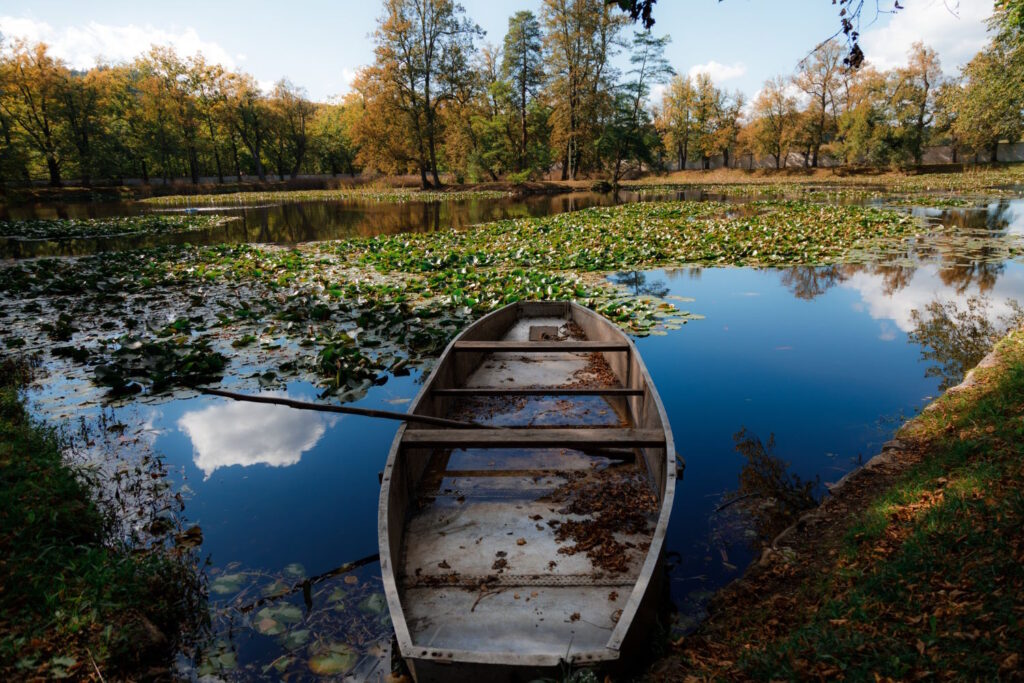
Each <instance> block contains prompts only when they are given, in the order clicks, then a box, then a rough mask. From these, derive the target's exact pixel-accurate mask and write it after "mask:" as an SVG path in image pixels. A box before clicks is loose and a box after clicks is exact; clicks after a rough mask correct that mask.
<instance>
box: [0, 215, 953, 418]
mask: <svg viewBox="0 0 1024 683" xmlns="http://www.w3.org/2000/svg"><path fill="white" fill-rule="evenodd" d="M931 230H934V228H932V227H929V226H928V225H927V224H926V223H925V222H923V221H921V220H918V219H915V218H912V217H910V216H907V215H905V214H901V213H898V212H894V211H885V210H880V209H873V208H867V207H858V206H823V205H817V204H812V203H809V202H793V201H764V202H754V203H751V204H747V205H744V206H742V207H736V206H732V205H727V204H719V203H714V202H703V203H702V202H668V203H664V204H653V203H652V204H630V205H624V206H619V207H613V208H599V209H598V208H595V209H589V210H584V211H579V212H575V213H570V214H561V215H557V216H551V217H547V218H537V219H516V220H506V221H501V222H497V223H491V224H487V225H483V226H479V227H478V228H474V229H469V230H445V231H439V232H435V233H429V234H406V235H395V236H387V237H375V238H371V239H348V240H341V241H334V242H323V243H314V244H308V245H303V246H301V247H299V248H291V249H288V248H280V247H273V246H255V245H218V246H203V247H191V246H164V247H158V248H154V249H148V250H142V251H136V252H125V253H111V254H103V255H97V256H90V257H83V258H78V259H37V260H32V261H21V262H14V263H11V264H9V265H7V266H6V267H3V268H0V286H2V287H3V288H4V289H5V291H8V292H11V293H12V294H13V295H15V296H13V297H9V298H7V299H5V300H4V302H3V304H4V305H3V306H2V307H0V313H2V314H4V315H5V316H6V317H7V320H9V321H10V323H11V325H12V326H13V327H16V328H17V329H18V334H17V335H16V336H12V335H8V336H6V337H4V343H5V344H7V345H10V344H17V343H19V342H18V341H16V340H17V339H21V340H22V342H21V343H23V344H25V346H26V348H27V349H30V350H40V351H42V350H45V349H50V351H51V353H52V354H53V355H54V356H57V357H59V358H60V359H61V360H62V361H65V362H68V363H71V364H72V365H73V366H76V367H78V370H77V372H78V373H79V374H80V375H82V374H83V373H84V375H86V376H88V377H90V378H91V379H93V380H94V381H95V382H97V383H98V384H100V385H102V386H104V387H106V388H107V390H108V391H109V395H110V396H111V397H116V396H127V395H130V394H131V393H133V392H136V391H140V390H149V391H150V392H154V393H161V392H167V391H172V390H174V389H177V388H182V387H191V386H195V385H197V384H201V383H203V382H207V381H216V380H217V379H218V378H219V377H220V376H221V374H222V373H224V372H230V373H231V374H232V375H234V376H246V377H251V378H255V379H257V381H258V382H259V384H260V386H267V385H279V383H280V382H283V381H285V380H286V379H287V378H288V377H299V376H303V377H312V378H319V382H320V385H321V386H322V387H323V388H324V389H325V390H326V391H328V392H332V393H334V394H336V395H337V396H338V397H340V398H341V399H342V400H356V399H358V398H361V397H362V396H363V395H365V393H366V391H368V390H369V388H370V387H372V386H374V385H375V384H379V383H382V382H385V381H387V377H388V376H389V375H391V374H396V373H398V372H408V371H409V370H410V369H412V368H416V367H420V368H426V367H427V366H428V365H429V364H430V363H431V362H432V361H433V359H434V358H436V357H437V355H438V354H440V352H441V350H442V349H443V348H444V346H445V345H446V344H447V343H448V341H450V339H451V338H452V337H453V336H454V335H455V334H457V333H458V331H459V330H461V329H462V328H463V327H465V326H466V325H467V324H468V323H470V322H472V321H473V320H475V319H476V318H478V317H479V316H481V315H483V314H485V313H487V312H489V311H491V310H494V309H495V308H498V307H500V306H503V305H505V304H508V303H512V302H515V301H520V300H529V299H538V300H552V299H571V300H575V301H577V302H579V303H581V304H583V305H585V306H588V307H590V308H592V309H594V310H597V311H599V312H601V313H602V314H603V315H605V316H607V317H608V318H610V319H611V320H613V321H615V322H616V323H617V324H619V325H620V326H621V327H622V328H623V329H625V330H626V331H628V332H630V333H632V334H634V335H638V336H644V335H648V334H665V333H666V331H668V330H672V329H678V328H679V327H681V326H682V325H683V324H686V323H687V321H689V320H691V319H693V318H696V317H699V316H695V315H693V314H691V313H690V312H688V311H686V310H682V309H680V308H678V307H677V306H676V305H675V304H673V303H671V302H667V301H663V300H661V299H659V298H658V297H657V296H656V295H655V293H653V292H652V293H651V294H642V293H641V292H639V291H632V290H631V289H630V287H629V281H628V279H627V280H623V281H622V282H621V283H620V284H613V283H611V282H609V281H608V280H607V279H606V278H605V273H607V272H608V271H615V270H631V269H638V268H647V267H655V266H664V265H680V264H693V263H706V264H712V265H718V264H754V265H779V264H787V265H788V264H797V263H799V264H828V263H836V262H847V261H861V262H865V261H872V260H878V259H880V258H882V257H883V256H884V257H887V258H889V257H891V258H905V257H907V255H908V254H910V253H911V249H910V247H909V246H908V245H912V244H913V239H915V238H917V237H919V236H921V235H925V234H928V232H929V231H931ZM54 341H58V342H59V344H58V345H56V347H55V348H50V347H51V346H52V345H53V342H54ZM228 359H230V361H228ZM228 362H230V364H231V365H232V367H231V368H227V367H226V364H227V363H228ZM271 375H272V376H273V379H272V380H271V379H268V377H269V376H271Z"/></svg>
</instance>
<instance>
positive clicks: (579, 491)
mask: <svg viewBox="0 0 1024 683" xmlns="http://www.w3.org/2000/svg"><path fill="white" fill-rule="evenodd" d="M549 500H551V501H554V502H564V503H566V504H565V506H564V507H563V508H562V509H560V510H559V512H560V513H561V514H572V515H581V516H584V517H586V519H581V520H564V521H563V522H562V523H561V524H559V525H558V527H557V529H556V530H555V538H556V539H557V540H558V541H566V540H572V541H574V542H575V545H571V546H563V547H561V548H559V550H558V552H559V553H561V554H563V555H575V554H576V553H578V552H584V553H586V554H587V557H588V558H590V561H591V562H593V564H594V565H595V566H596V567H599V568H601V569H605V570H607V571H611V572H618V573H622V572H626V571H628V570H629V556H628V554H627V551H628V550H629V549H630V548H631V547H634V546H633V545H632V544H630V543H628V542H623V541H620V540H618V539H616V538H615V534H616V533H625V534H641V533H644V532H646V531H647V529H648V525H649V523H650V520H651V519H652V517H653V516H654V515H655V514H656V513H657V510H658V497H657V496H656V495H655V493H654V491H652V490H651V487H650V485H649V484H648V483H647V481H646V479H645V478H644V477H643V476H642V474H640V473H639V472H636V473H630V474H625V473H619V472H610V471H607V470H606V471H603V472H598V473H596V474H595V475H593V476H591V477H586V476H584V475H582V474H580V475H577V476H574V477H572V478H570V480H569V481H568V482H566V483H565V484H563V485H562V486H560V487H559V488H558V489H557V490H556V491H555V492H554V493H552V494H551V496H550V497H549Z"/></svg>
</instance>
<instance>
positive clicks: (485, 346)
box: [452, 341, 629, 353]
mask: <svg viewBox="0 0 1024 683" xmlns="http://www.w3.org/2000/svg"><path fill="white" fill-rule="evenodd" d="M452 350H453V351H478V352H480V351H483V352H493V353H500V352H506V353H509V352H510V353H522V352H529V353H534V352H536V353H550V352H552V351H557V352H561V351H564V352H566V353H577V352H581V351H582V352H587V351H629V344H626V343H623V342H615V341H534V342H532V341H457V342H455V344H453V345H452Z"/></svg>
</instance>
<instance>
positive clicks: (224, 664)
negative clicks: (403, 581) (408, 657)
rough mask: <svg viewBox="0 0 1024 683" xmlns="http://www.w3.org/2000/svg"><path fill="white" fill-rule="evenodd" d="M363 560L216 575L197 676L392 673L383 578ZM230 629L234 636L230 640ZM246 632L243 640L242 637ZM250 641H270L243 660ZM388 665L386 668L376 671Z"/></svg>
mask: <svg viewBox="0 0 1024 683" xmlns="http://www.w3.org/2000/svg"><path fill="white" fill-rule="evenodd" d="M369 559H375V558H365V559H364V560H360V561H357V562H354V563H348V564H347V565H342V566H341V567H338V568H336V569H333V570H331V571H329V572H326V573H324V574H321V575H319V576H308V575H307V573H306V570H305V568H304V567H303V566H302V565H301V564H298V563H292V564H289V565H287V566H285V567H284V568H283V569H281V570H278V571H275V572H269V571H262V570H255V569H247V568H243V567H241V566H239V565H238V564H237V563H230V564H228V565H227V566H225V567H224V568H222V569H217V570H213V571H212V572H211V577H210V578H211V583H210V592H211V593H212V594H213V596H214V597H215V598H216V599H217V600H218V601H219V602H220V604H217V605H216V606H215V607H214V609H213V610H212V627H213V629H212V630H213V633H214V638H213V640H212V641H211V642H209V643H207V644H206V647H204V648H203V651H202V652H201V654H200V656H199V657H198V658H197V662H196V664H195V667H194V670H193V671H192V672H191V673H193V674H194V675H197V676H207V675H219V676H224V677H231V678H235V679H243V678H244V679H248V678H254V677H255V678H261V677H265V676H267V675H268V674H271V673H272V674H273V676H274V677H279V678H282V679H285V680H287V679H291V678H302V679H304V678H308V677H310V675H311V674H315V675H317V676H335V677H340V676H343V675H345V674H346V673H351V674H352V675H356V676H357V677H359V676H358V674H359V673H360V672H362V677H365V676H366V674H367V673H369V672H370V671H371V670H376V671H379V672H381V673H382V674H384V675H386V674H387V673H388V672H390V670H391V669H390V666H391V662H390V660H385V659H384V658H383V654H384V652H385V650H384V647H383V646H384V645H385V644H386V641H387V640H388V639H389V638H390V637H391V634H392V629H391V619H390V616H389V614H388V608H387V600H386V599H385V597H384V593H383V586H382V584H381V579H380V577H379V576H374V575H373V573H372V572H369V571H365V570H360V568H359V567H360V566H362V565H364V564H369V563H368V562H367V560H369ZM228 634H232V635H231V636H230V637H229V636H228ZM241 636H245V638H243V637H241ZM246 638H250V639H252V640H254V641H256V642H257V643H260V644H264V645H270V646H271V647H263V648H260V649H259V650H257V651H256V652H252V651H250V652H247V653H246V656H244V657H239V653H238V648H239V644H240V643H241V642H243V641H244V640H245V639H246ZM375 667H382V668H375Z"/></svg>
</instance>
